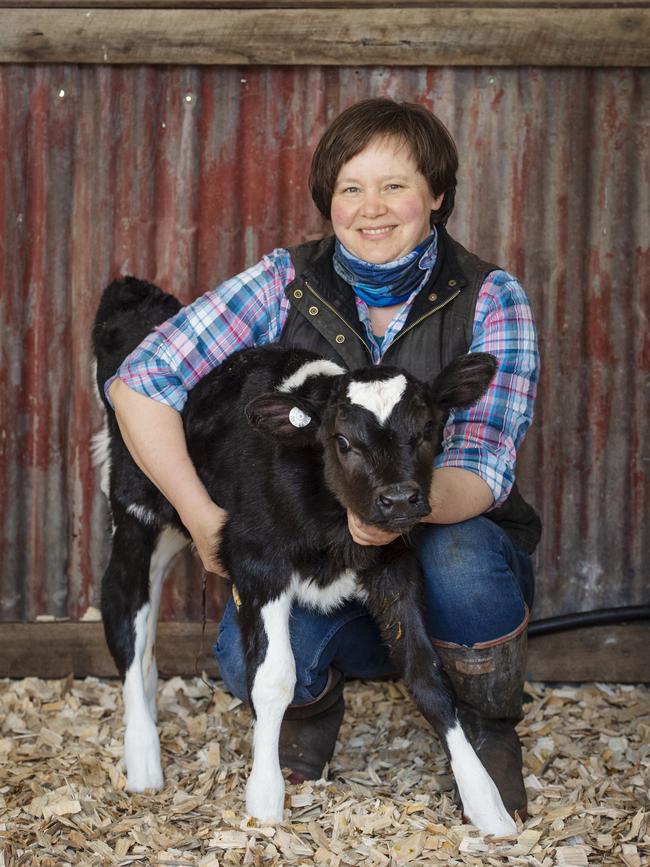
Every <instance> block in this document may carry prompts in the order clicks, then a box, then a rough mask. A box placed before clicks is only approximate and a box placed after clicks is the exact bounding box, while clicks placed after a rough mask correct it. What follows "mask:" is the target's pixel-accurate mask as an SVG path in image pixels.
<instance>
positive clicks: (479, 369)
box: [431, 352, 497, 410]
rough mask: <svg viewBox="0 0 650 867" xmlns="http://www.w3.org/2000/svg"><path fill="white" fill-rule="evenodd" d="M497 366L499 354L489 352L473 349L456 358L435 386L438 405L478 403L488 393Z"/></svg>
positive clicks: (460, 405)
mask: <svg viewBox="0 0 650 867" xmlns="http://www.w3.org/2000/svg"><path fill="white" fill-rule="evenodd" d="M496 369H497V360H496V358H495V357H494V356H493V355H488V353H486V352H470V353H469V355H461V357H460V358H455V359H454V360H453V361H452V362H451V364H448V365H447V367H445V368H444V370H442V371H441V373H439V374H438V376H437V377H436V378H435V380H434V381H433V385H432V386H431V390H432V392H433V399H434V401H435V403H436V406H438V407H440V409H445V410H449V409H451V408H452V407H454V406H456V407H466V406H471V405H472V404H473V403H476V401H477V400H478V399H479V397H482V396H483V394H485V392H486V390H487V387H488V385H489V384H490V383H491V382H492V378H493V377H494V374H495V372H496Z"/></svg>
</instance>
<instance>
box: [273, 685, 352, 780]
mask: <svg viewBox="0 0 650 867" xmlns="http://www.w3.org/2000/svg"><path fill="white" fill-rule="evenodd" d="M344 711H345V702H344V700H343V675H342V674H341V673H340V672H339V671H335V670H334V669H332V668H330V670H329V673H328V679H327V685H326V686H325V689H324V690H323V692H322V693H321V694H320V695H319V696H318V698H315V699H314V700H313V701H311V702H309V704H302V705H295V706H291V705H290V706H289V707H288V708H287V709H286V711H285V713H284V718H283V720H282V727H281V728H280V765H281V766H282V767H283V768H290V769H291V774H290V776H289V782H291V783H302V782H304V781H305V780H319V779H320V778H321V777H322V775H323V770H324V768H325V765H326V764H327V763H328V762H329V761H330V759H331V758H332V755H333V753H334V747H335V746H336V738H337V736H338V733H339V729H340V728H341V721H342V720H343V713H344Z"/></svg>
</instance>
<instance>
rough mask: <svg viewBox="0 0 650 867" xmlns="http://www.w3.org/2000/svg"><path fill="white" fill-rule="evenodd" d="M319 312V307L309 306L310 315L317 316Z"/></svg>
mask: <svg viewBox="0 0 650 867" xmlns="http://www.w3.org/2000/svg"><path fill="white" fill-rule="evenodd" d="M317 313H318V307H310V308H309V315H310V316H316V314H317Z"/></svg>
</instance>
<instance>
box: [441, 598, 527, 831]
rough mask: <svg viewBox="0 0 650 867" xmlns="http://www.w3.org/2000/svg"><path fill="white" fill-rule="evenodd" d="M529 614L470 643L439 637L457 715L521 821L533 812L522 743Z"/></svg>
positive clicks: (504, 799)
mask: <svg viewBox="0 0 650 867" xmlns="http://www.w3.org/2000/svg"><path fill="white" fill-rule="evenodd" d="M527 627H528V612H526V619H525V620H524V622H523V623H522V624H521V625H520V626H519V627H518V628H517V629H515V630H514V631H513V632H511V633H510V634H509V635H505V636H504V637H503V638H497V639H495V640H494V641H487V642H484V643H482V644H475V645H473V646H472V647H465V646H463V645H459V644H450V643H447V642H439V641H434V642H433V644H434V646H435V649H436V651H437V653H438V655H439V656H440V659H441V661H442V665H443V668H444V669H445V671H446V672H447V674H448V675H449V677H450V679H451V682H452V684H453V687H454V691H455V693H456V698H457V700H458V715H459V717H460V720H461V723H462V724H463V727H464V729H465V732H466V734H467V737H468V738H469V740H470V743H471V744H472V746H473V747H474V749H475V750H476V753H477V755H478V757H479V759H480V760H481V762H482V764H483V766H484V767H485V769H486V771H487V772H488V774H489V775H490V776H491V777H492V779H493V780H494V782H495V784H496V786H497V788H498V790H499V793H500V795H501V799H502V800H503V804H504V806H505V808H506V810H507V811H508V813H510V815H511V816H512V817H513V818H515V813H516V814H517V815H518V816H519V818H520V819H521V820H522V822H523V821H524V820H525V819H526V817H527V816H528V803H527V798H526V789H525V787H524V780H523V774H522V758H521V742H520V740H519V736H518V735H517V732H516V729H515V726H516V724H517V723H518V722H520V721H521V720H522V719H523V713H522V707H521V705H522V698H523V686H524V680H525V676H526V637H527Z"/></svg>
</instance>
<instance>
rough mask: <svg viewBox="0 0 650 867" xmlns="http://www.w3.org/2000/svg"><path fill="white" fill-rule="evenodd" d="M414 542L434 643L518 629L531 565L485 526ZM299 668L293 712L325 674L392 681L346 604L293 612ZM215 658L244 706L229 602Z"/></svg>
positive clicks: (377, 639) (426, 528) (435, 529)
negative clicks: (331, 608)
mask: <svg viewBox="0 0 650 867" xmlns="http://www.w3.org/2000/svg"><path fill="white" fill-rule="evenodd" d="M411 538H412V540H413V542H414V544H415V547H416V550H417V552H418V559H419V560H420V563H421V565H422V569H423V571H424V578H425V583H424V595H425V603H426V606H425V620H426V624H427V629H428V631H429V635H430V636H431V638H432V639H434V640H435V639H437V640H439V641H448V642H452V643H453V644H464V645H468V646H471V645H473V644H479V643H481V642H484V641H493V640H494V639H496V638H501V637H502V636H505V635H507V634H508V633H509V632H512V631H513V630H515V629H516V628H517V627H518V626H520V625H521V623H522V622H523V620H524V618H525V616H526V607H528V609H529V610H530V608H531V607H532V604H533V594H534V585H535V582H534V577H533V570H532V565H531V562H530V557H529V556H528V554H526V553H525V552H524V551H521V550H520V549H519V548H517V546H516V545H515V544H514V543H513V541H512V539H511V538H510V537H509V536H508V535H507V533H506V532H505V531H504V530H502V529H501V528H500V527H499V526H497V524H495V523H494V522H493V521H490V520H489V519H488V518H484V517H478V518H471V519H470V520H469V521H463V522H462V523H460V524H435V525H433V524H422V525H420V526H419V527H418V528H417V529H416V530H415V531H414V532H413V533H412V534H411ZM290 634H291V645H292V648H293V653H294V657H295V660H296V677H297V681H296V689H295V692H294V696H293V704H305V703H307V702H310V701H312V700H313V699H314V698H316V697H317V696H319V695H320V693H321V692H322V691H323V690H324V689H325V685H326V683H327V674H328V669H329V667H330V666H332V667H333V668H336V669H338V670H339V671H341V672H343V674H344V675H346V677H360V678H366V679H372V678H377V677H384V676H387V675H392V674H395V673H396V671H395V667H394V666H393V664H392V662H391V660H390V657H389V655H388V650H387V647H386V645H385V644H384V642H383V641H382V638H381V635H380V634H379V630H378V628H377V626H376V625H375V622H374V621H373V620H372V618H371V617H370V615H369V614H368V612H367V611H366V609H365V608H364V607H363V605H361V604H360V603H357V602H349V603H347V604H345V605H343V606H342V607H341V608H339V609H337V610H336V611H334V612H332V613H330V614H321V613H320V612H317V611H312V610H309V609H306V608H303V607H301V606H299V605H294V606H293V608H292V611H291V622H290ZM214 653H215V657H216V659H217V662H218V664H219V670H220V672H221V676H222V678H223V681H224V684H225V687H226V689H227V690H228V691H229V692H231V693H232V694H233V695H235V696H237V697H238V698H241V699H242V700H244V701H248V691H247V689H246V663H245V659H244V652H243V649H242V641H241V635H240V632H239V625H238V623H237V614H236V611H235V606H234V604H233V601H232V599H230V601H229V602H228V605H227V606H226V610H225V612H224V616H223V619H222V621H221V625H220V627H219V637H218V639H217V643H216V644H215V646H214Z"/></svg>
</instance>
